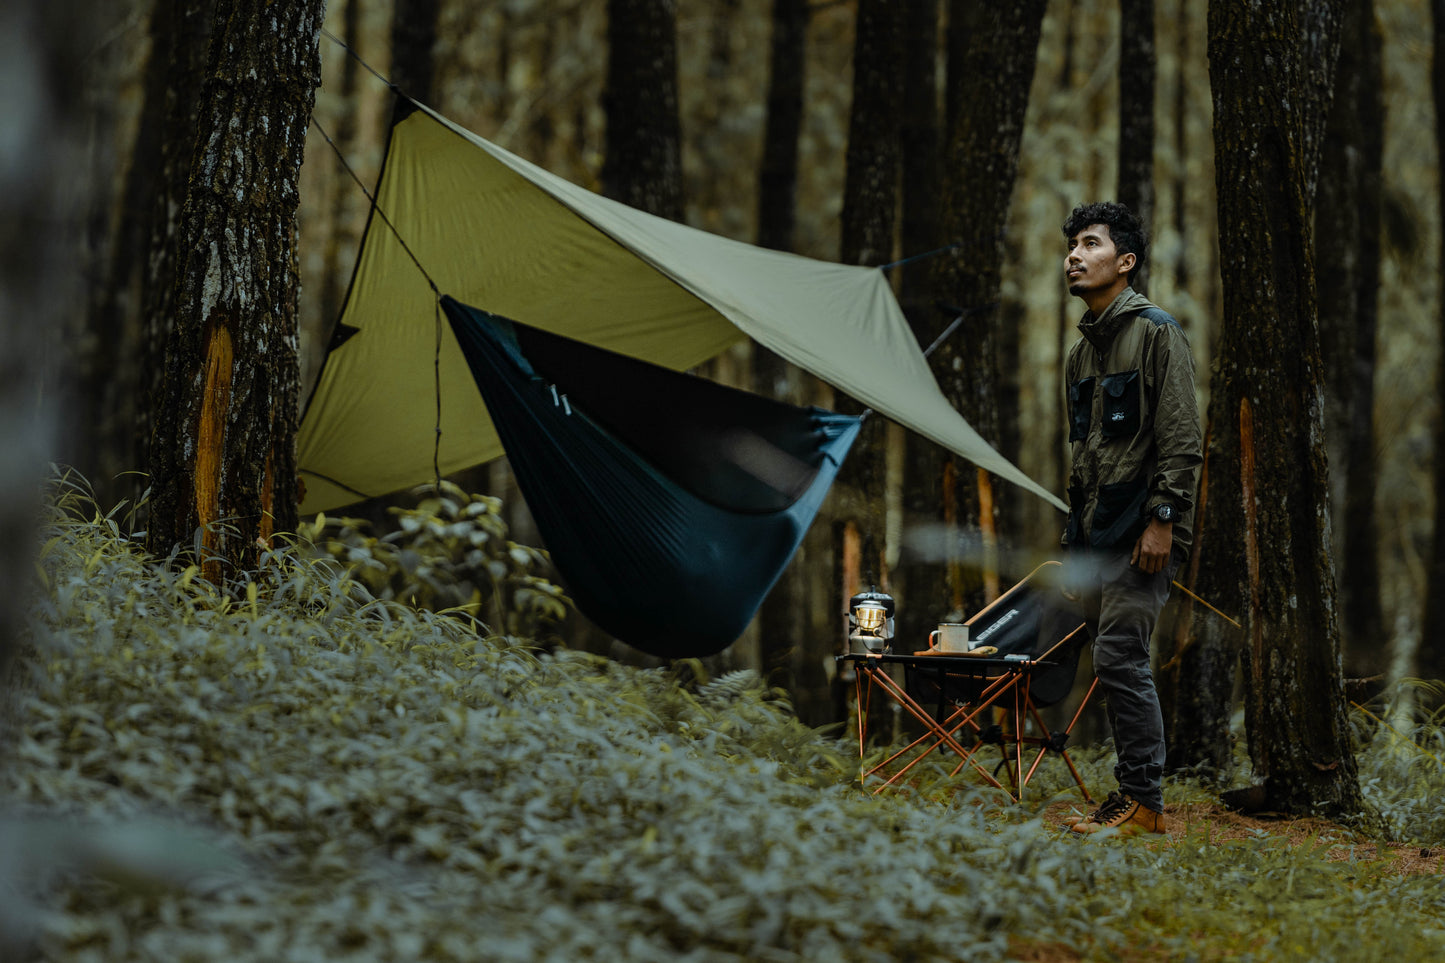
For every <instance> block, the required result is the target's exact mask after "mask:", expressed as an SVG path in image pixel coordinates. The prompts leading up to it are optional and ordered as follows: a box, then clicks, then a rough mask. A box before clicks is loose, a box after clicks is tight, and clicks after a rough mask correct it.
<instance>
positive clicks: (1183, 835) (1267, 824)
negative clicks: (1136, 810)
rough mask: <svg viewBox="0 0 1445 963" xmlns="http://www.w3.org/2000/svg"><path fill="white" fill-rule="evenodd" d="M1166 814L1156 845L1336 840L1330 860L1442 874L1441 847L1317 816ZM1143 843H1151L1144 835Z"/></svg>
mask: <svg viewBox="0 0 1445 963" xmlns="http://www.w3.org/2000/svg"><path fill="white" fill-rule="evenodd" d="M1089 808H1092V807H1087V806H1085V805H1082V804H1080V803H1069V802H1059V803H1055V804H1053V805H1052V806H1050V807H1048V809H1046V810H1045V819H1046V820H1047V821H1049V822H1051V823H1056V824H1058V825H1060V826H1063V825H1064V824H1066V823H1067V822H1068V821H1069V820H1070V819H1071V818H1074V817H1076V815H1077V814H1079V813H1084V812H1086V811H1087V810H1088V809H1089ZM1164 815H1165V817H1166V818H1167V819H1168V828H1169V832H1168V840H1169V842H1168V843H1167V844H1166V843H1164V840H1163V839H1160V840H1158V842H1157V843H1156V845H1178V844H1182V843H1184V842H1186V841H1188V840H1191V839H1197V838H1199V837H1200V836H1203V837H1204V838H1205V839H1206V840H1208V841H1209V842H1212V843H1220V842H1225V841H1227V840H1232V839H1255V838H1259V837H1261V836H1269V837H1271V838H1274V839H1281V838H1282V839H1285V840H1287V841H1288V842H1289V843H1290V845H1292V846H1301V845H1317V844H1318V843H1319V841H1320V840H1321V839H1338V840H1339V842H1338V843H1337V844H1335V845H1332V846H1331V847H1330V848H1329V850H1328V855H1329V858H1333V859H1340V860H1344V859H1367V860H1372V861H1373V860H1380V861H1385V862H1387V863H1388V864H1389V867H1390V871H1391V872H1393V873H1397V874H1400V875H1412V874H1428V873H1440V872H1445V847H1439V846H1437V847H1434V848H1432V849H1421V848H1420V847H1419V846H1412V845H1405V844H1392V843H1380V842H1376V841H1374V840H1369V839H1362V838H1358V837H1357V836H1356V834H1355V833H1353V832H1352V831H1351V830H1350V829H1348V828H1347V827H1344V826H1341V825H1340V824H1338V823H1334V822H1331V821H1330V820H1328V819H1322V818H1320V817H1317V816H1290V815H1286V814H1284V813H1278V814H1275V813H1261V814H1256V815H1252V816H1247V815H1244V814H1243V813H1238V812H1234V811H1231V810H1229V809H1226V808H1225V807H1224V806H1223V805H1222V804H1220V803H1219V802H1217V801H1216V802H1187V803H1180V804H1178V805H1166V806H1165V807H1164ZM1357 839H1358V841H1355V840H1357ZM1141 841H1143V842H1149V841H1150V840H1149V838H1148V837H1144V838H1143V839H1142V840H1141Z"/></svg>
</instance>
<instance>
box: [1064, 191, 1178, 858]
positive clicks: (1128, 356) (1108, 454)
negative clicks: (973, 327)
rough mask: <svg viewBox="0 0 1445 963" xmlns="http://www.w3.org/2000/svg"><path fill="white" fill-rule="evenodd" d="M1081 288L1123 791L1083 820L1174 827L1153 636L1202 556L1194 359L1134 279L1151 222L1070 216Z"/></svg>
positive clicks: (1108, 656) (1072, 524)
mask: <svg viewBox="0 0 1445 963" xmlns="http://www.w3.org/2000/svg"><path fill="white" fill-rule="evenodd" d="M1064 237H1065V238H1066V239H1067V241H1068V254H1067V256H1066V257H1065V258H1064V276H1065V280H1066V283H1067V284H1068V288H1069V293H1070V294H1072V295H1074V296H1075V297H1077V298H1079V299H1080V300H1082V301H1083V302H1084V304H1085V305H1087V307H1088V311H1086V312H1085V314H1084V317H1083V319H1082V320H1081V321H1080V322H1079V332H1080V333H1081V334H1082V335H1083V337H1082V338H1081V339H1080V340H1079V341H1078V342H1076V343H1075V344H1074V346H1073V347H1072V348H1071V349H1070V350H1069V356H1068V360H1067V362H1066V364H1065V368H1064V388H1065V392H1066V395H1067V398H1066V405H1067V408H1066V410H1067V416H1068V424H1069V442H1070V447H1071V450H1072V457H1073V468H1072V471H1071V472H1070V474H1069V506H1070V511H1069V521H1068V526H1067V529H1066V530H1065V532H1064V537H1063V543H1064V545H1065V547H1066V548H1068V549H1069V551H1070V562H1071V564H1070V566H1069V567H1070V570H1071V572H1072V579H1073V589H1074V590H1075V591H1077V592H1078V596H1079V602H1080V604H1081V605H1082V607H1083V610H1084V621H1085V624H1086V625H1087V627H1088V629H1089V633H1090V635H1091V636H1092V637H1093V640H1094V670H1095V672H1096V673H1097V674H1098V677H1099V684H1100V686H1101V688H1102V689H1103V692H1104V697H1105V699H1106V702H1107V708H1108V715H1109V724H1110V726H1111V727H1112V728H1113V731H1114V749H1115V752H1116V754H1117V756H1118V762H1117V763H1116V765H1115V767H1114V777H1115V778H1116V779H1117V780H1118V782H1119V789H1118V791H1116V792H1112V793H1110V794H1109V798H1108V799H1107V800H1106V801H1105V802H1104V804H1103V805H1102V806H1101V807H1100V808H1099V809H1097V810H1096V811H1094V812H1093V813H1092V814H1090V815H1089V816H1088V817H1087V818H1085V819H1083V820H1082V821H1079V822H1077V823H1075V824H1073V825H1072V826H1071V827H1070V828H1071V829H1072V830H1073V831H1074V832H1076V833H1094V832H1098V831H1099V830H1102V829H1110V828H1113V829H1118V830H1120V831H1121V832H1156V833H1162V832H1164V831H1165V825H1164V797H1163V793H1162V789H1161V778H1162V776H1163V772H1164V717H1163V714H1162V713H1161V712H1160V709H1159V696H1158V693H1157V692H1156V690H1155V688H1154V677H1153V674H1152V673H1151V671H1150V668H1149V638H1150V636H1151V635H1152V634H1153V631H1154V624H1155V622H1156V621H1158V618H1159V612H1160V610H1161V609H1163V607H1164V602H1165V600H1166V599H1168V597H1169V586H1170V584H1171V582H1172V581H1173V578H1174V572H1175V571H1176V570H1177V569H1178V567H1179V563H1180V562H1181V561H1183V559H1184V558H1185V557H1186V556H1187V555H1188V552H1189V546H1190V542H1191V535H1192V527H1193V522H1194V492H1195V488H1196V487H1197V485H1198V482H1199V468H1200V464H1201V463H1202V461H1203V449H1202V442H1201V438H1200V429H1199V414H1198V408H1197V405H1196V402H1195V397H1194V358H1193V355H1192V354H1191V352H1190V350H1189V342H1188V340H1187V339H1186V338H1185V336H1184V331H1183V329H1182V328H1181V327H1180V326H1179V322H1178V321H1176V320H1175V319H1174V318H1173V317H1171V316H1170V315H1169V314H1168V313H1167V312H1165V311H1163V310H1161V309H1160V308H1157V307H1155V306H1154V305H1153V304H1151V303H1150V302H1149V300H1148V299H1147V298H1145V297H1144V296H1143V295H1141V294H1139V293H1137V292H1136V291H1134V289H1133V288H1131V287H1130V286H1129V278H1130V276H1131V274H1132V272H1133V271H1135V270H1136V269H1137V268H1138V267H1139V266H1140V265H1141V264H1142V263H1143V261H1144V257H1145V255H1146V241H1145V238H1144V230H1143V227H1142V226H1141V225H1140V223H1139V221H1138V219H1137V218H1136V217H1135V216H1134V215H1133V214H1132V213H1131V212H1130V211H1129V209H1128V208H1126V207H1124V206H1123V205H1122V204H1114V203H1098V204H1088V205H1084V206H1081V207H1077V208H1075V209H1074V211H1073V213H1071V214H1070V215H1069V218H1068V220H1067V221H1065V222H1064Z"/></svg>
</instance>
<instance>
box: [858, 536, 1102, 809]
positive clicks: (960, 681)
mask: <svg viewBox="0 0 1445 963" xmlns="http://www.w3.org/2000/svg"><path fill="white" fill-rule="evenodd" d="M1061 573H1062V566H1061V564H1060V563H1059V562H1045V563H1044V564H1042V565H1040V566H1039V567H1038V568H1036V569H1034V571H1033V572H1031V573H1030V574H1029V575H1028V577H1027V578H1025V579H1023V580H1022V581H1020V582H1019V583H1018V584H1016V585H1014V586H1013V587H1012V588H1010V589H1009V590H1008V591H1007V592H1005V593H1004V594H1003V595H1001V596H999V597H998V599H996V600H995V601H994V602H992V603H991V604H990V605H988V606H987V607H985V608H983V609H982V610H980V611H979V612H978V613H977V614H975V615H974V616H973V617H972V618H971V619H969V620H968V621H967V623H966V624H967V625H968V627H969V640H970V643H971V644H972V645H973V646H975V647H976V648H975V649H974V650H973V651H988V649H989V648H990V647H991V648H993V649H995V650H996V651H993V652H991V653H990V654H989V655H987V656H979V655H969V654H965V653H946V652H940V651H938V650H935V649H929V650H926V651H922V652H914V653H912V654H896V655H895V654H888V653H883V654H871V653H870V654H850V655H846V656H841V657H840V661H846V662H851V663H852V664H853V666H854V667H855V669H856V683H855V684H856V687H857V693H858V746H859V754H860V758H861V757H862V754H863V752H864V750H865V747H866V744H867V719H868V702H869V699H870V697H871V695H872V692H873V690H875V689H877V690H880V691H882V692H883V693H884V694H885V695H886V696H887V697H888V698H891V699H892V700H894V701H895V702H897V703H898V704H899V705H900V706H901V707H902V708H903V710H904V711H906V712H908V714H909V715H911V716H912V717H913V718H914V719H916V720H917V721H918V722H919V723H921V724H922V725H923V727H924V733H923V734H922V735H921V736H919V737H918V738H917V739H915V740H913V741H912V742H911V743H909V744H908V745H907V746H904V747H903V748H902V749H900V750H898V751H897V752H895V753H893V754H892V755H890V756H889V757H888V758H887V759H884V760H883V761H882V762H880V763H878V764H876V765H874V766H872V767H870V768H867V769H865V770H863V771H862V773H861V779H862V781H863V782H864V783H865V784H868V783H869V781H870V780H874V779H876V780H881V782H880V783H879V784H878V785H877V786H875V787H874V792H882V791H883V790H884V789H886V788H888V787H889V786H894V785H897V784H898V783H899V782H900V780H902V779H903V778H904V777H905V776H906V775H907V774H908V772H909V771H910V770H912V769H913V768H914V767H915V766H916V765H918V763H920V762H922V761H923V759H924V758H926V757H927V756H928V755H929V754H930V753H932V752H933V751H934V750H935V749H939V748H942V749H944V750H946V751H949V752H952V753H954V754H955V755H957V756H958V757H959V761H958V763H957V764H956V765H955V766H954V768H953V770H952V772H951V773H950V774H949V775H950V776H956V775H958V774H959V773H960V772H961V771H963V769H964V768H965V767H969V768H970V769H971V770H972V771H973V772H975V773H977V774H979V775H980V776H982V778H983V779H984V781H985V782H986V783H988V784H989V785H991V786H994V787H995V788H999V789H1004V790H1005V791H1007V792H1009V794H1010V795H1011V796H1012V797H1013V798H1014V799H1016V800H1017V799H1019V798H1021V797H1022V793H1023V789H1024V787H1025V786H1027V785H1028V783H1029V780H1030V779H1032V778H1033V776H1034V773H1036V772H1037V771H1038V768H1039V765H1040V763H1042V762H1043V759H1044V757H1045V756H1046V755H1047V754H1049V753H1051V752H1052V753H1055V754H1056V755H1058V756H1059V757H1060V759H1062V760H1063V762H1064V764H1065V765H1066V766H1068V769H1069V772H1070V773H1071V774H1072V775H1073V778H1074V782H1075V783H1077V784H1078V787H1079V791H1080V792H1081V793H1082V794H1083V797H1084V799H1085V801H1092V800H1091V797H1090V795H1089V790H1088V787H1087V786H1086V785H1085V784H1084V780H1083V778H1082V777H1081V776H1080V775H1079V771H1078V769H1077V768H1076V767H1075V766H1074V763H1073V761H1072V760H1071V759H1070V758H1069V754H1068V750H1067V749H1066V748H1065V745H1066V743H1067V742H1068V739H1069V735H1070V733H1072V732H1073V729H1074V726H1075V725H1076V724H1077V723H1078V721H1079V718H1080V717H1081V716H1082V715H1083V712H1084V708H1085V707H1086V706H1087V705H1088V703H1089V700H1090V698H1091V697H1092V696H1093V694H1094V690H1095V688H1096V687H1097V686H1098V680H1097V679H1094V680H1093V681H1092V683H1091V684H1090V686H1089V689H1088V692H1087V693H1086V694H1085V695H1084V698H1083V699H1082V700H1081V701H1080V703H1079V706H1078V708H1077V709H1076V710H1075V711H1074V714H1073V716H1072V717H1071V718H1070V719H1069V723H1068V725H1067V726H1065V727H1064V728H1062V729H1057V730H1051V729H1050V728H1049V726H1048V725H1047V723H1046V722H1045V721H1044V718H1043V716H1042V715H1041V714H1040V711H1039V710H1041V709H1045V708H1048V707H1050V706H1053V705H1055V704H1057V703H1059V702H1061V701H1063V699H1064V698H1065V697H1067V696H1068V694H1069V692H1070V691H1072V689H1073V685H1074V677H1075V675H1076V674H1077V672H1078V665H1079V655H1080V652H1081V651H1082V649H1083V646H1084V643H1085V642H1086V641H1087V639H1088V634H1087V632H1086V631H1085V629H1084V624H1083V619H1082V616H1081V615H1080V613H1079V612H1078V610H1077V608H1076V607H1075V606H1073V605H1072V604H1071V603H1069V602H1068V601H1067V600H1066V599H1064V597H1063V595H1062V593H1061V592H1060V588H1059V579H1060V575H1061ZM890 665H901V666H902V667H903V675H904V681H903V683H902V684H901V685H900V684H899V683H898V682H897V681H896V680H895V679H894V678H893V677H892V675H891V674H890V672H889V669H888V667H889V666H890ZM996 717H997V718H996ZM990 745H996V746H998V747H999V749H1000V752H1001V754H1002V759H1001V761H1000V762H999V763H998V766H997V768H995V769H994V770H993V771H992V772H990V771H989V770H988V769H986V768H984V766H983V765H982V764H981V762H980V752H981V750H983V749H984V748H985V747H986V746H990ZM1030 754H1031V755H1032V758H1031V759H1026V755H1030ZM1026 764H1027V769H1025V765H1026ZM999 769H1002V770H1004V772H1005V774H1006V776H1007V781H1008V786H1007V787H1006V786H1004V784H1003V783H1001V782H1000V781H999V780H998V779H997V778H996V773H997V772H998V771H999Z"/></svg>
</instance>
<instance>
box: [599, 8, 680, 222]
mask: <svg viewBox="0 0 1445 963" xmlns="http://www.w3.org/2000/svg"><path fill="white" fill-rule="evenodd" d="M607 48H608V53H607V86H606V89H605V90H604V91H603V95H602V99H603V103H604V105H605V107H606V110H607V154H606V157H605V158H604V160H603V162H602V187H603V193H605V194H606V195H607V196H608V197H611V198H613V199H614V200H619V201H621V202H622V203H624V204H630V205H631V206H633V207H636V208H638V209H640V210H644V211H647V212H648V213H650V214H657V215H658V216H660V217H666V218H669V219H671V220H674V221H680V220H682V126H681V121H680V119H679V117H678V106H677V3H676V0H608V3H607Z"/></svg>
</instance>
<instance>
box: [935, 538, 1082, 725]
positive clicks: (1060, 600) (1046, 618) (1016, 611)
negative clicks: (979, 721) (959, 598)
mask: <svg viewBox="0 0 1445 963" xmlns="http://www.w3.org/2000/svg"><path fill="white" fill-rule="evenodd" d="M1062 572H1063V565H1062V564H1061V563H1059V562H1056V561H1049V562H1044V563H1043V564H1042V565H1040V566H1039V567H1038V568H1036V569H1034V570H1033V571H1032V572H1030V573H1029V574H1028V575H1027V576H1026V577H1025V578H1023V579H1022V580H1020V581H1019V582H1018V583H1017V584H1015V585H1014V586H1013V587H1012V588H1010V589H1009V590H1008V591H1007V592H1005V593H1003V594H1002V595H1000V596H999V597H998V598H997V599H995V600H994V601H993V602H991V603H990V604H989V605H987V606H985V607H984V608H982V609H980V610H979V611H978V612H977V613H975V614H974V616H973V617H972V618H970V619H968V621H967V625H968V629H969V631H968V640H969V644H970V645H991V646H995V647H997V649H998V654H997V655H996V656H994V658H1002V657H1004V656H1007V655H1027V656H1029V657H1030V658H1031V659H1036V660H1043V661H1046V662H1050V663H1054V664H1053V665H1050V666H1048V667H1046V668H1043V669H1040V670H1038V671H1036V672H1035V673H1034V674H1033V676H1032V678H1031V679H1030V680H1029V694H1030V697H1031V698H1032V699H1033V702H1034V705H1036V706H1038V707H1040V708H1043V707H1045V706H1051V705H1053V704H1054V703H1056V702H1059V701H1061V700H1062V699H1063V698H1064V697H1066V696H1067V695H1068V694H1069V692H1070V691H1071V690H1072V689H1073V686H1074V676H1075V675H1076V674H1077V673H1078V669H1079V654H1080V652H1081V651H1082V649H1083V646H1084V643H1085V642H1086V641H1087V639H1088V633H1087V632H1086V631H1085V630H1084V619H1083V615H1082V613H1081V612H1080V611H1079V608H1078V606H1077V605H1075V604H1074V603H1073V602H1070V601H1069V600H1068V599H1066V598H1064V596H1063V593H1062V592H1061V591H1060V577H1061V575H1062ZM909 675H910V676H913V675H917V673H909ZM980 681H981V680H980V679H979V678H977V677H973V678H959V679H956V680H954V679H950V680H949V684H948V685H946V686H945V688H946V689H947V690H948V691H947V692H946V695H947V697H948V698H951V699H960V700H969V701H972V699H974V698H976V697H977V694H978V692H979V691H980V689H981V688H982V686H981V685H980ZM910 682H912V683H913V685H912V686H910V687H911V688H914V687H916V688H917V689H918V690H919V693H918V694H920V695H925V694H927V695H933V696H935V697H936V694H937V691H938V690H937V685H936V683H933V684H930V683H929V682H928V681H926V680H924V679H922V678H920V679H917V680H912V679H911V680H910ZM929 690H931V692H930V691H929Z"/></svg>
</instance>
